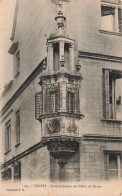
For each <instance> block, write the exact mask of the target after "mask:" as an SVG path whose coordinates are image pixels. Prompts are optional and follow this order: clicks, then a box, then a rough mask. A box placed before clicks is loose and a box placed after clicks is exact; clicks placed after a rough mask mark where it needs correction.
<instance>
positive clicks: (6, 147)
mask: <svg viewBox="0 0 122 196" xmlns="http://www.w3.org/2000/svg"><path fill="white" fill-rule="evenodd" d="M7 150H8V145H7V127H5V151H7Z"/></svg>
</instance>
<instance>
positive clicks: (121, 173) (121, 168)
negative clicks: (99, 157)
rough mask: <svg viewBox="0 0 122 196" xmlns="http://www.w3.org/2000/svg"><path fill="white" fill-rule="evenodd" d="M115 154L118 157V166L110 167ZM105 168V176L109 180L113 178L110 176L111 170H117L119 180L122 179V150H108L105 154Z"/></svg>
mask: <svg viewBox="0 0 122 196" xmlns="http://www.w3.org/2000/svg"><path fill="white" fill-rule="evenodd" d="M111 156H114V157H116V159H115V161H116V165H117V168H110V157H111ZM104 161H105V162H104V166H105V167H104V168H105V178H106V179H107V180H112V178H111V176H110V171H117V180H120V179H122V153H121V152H114V151H108V152H105V154H104Z"/></svg>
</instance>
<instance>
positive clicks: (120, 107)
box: [116, 78, 122, 120]
mask: <svg viewBox="0 0 122 196" xmlns="http://www.w3.org/2000/svg"><path fill="white" fill-rule="evenodd" d="M121 88H122V78H120V79H116V119H118V120H121V119H122V101H121V99H122V89H121Z"/></svg>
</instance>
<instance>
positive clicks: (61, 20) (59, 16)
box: [55, 3, 66, 28]
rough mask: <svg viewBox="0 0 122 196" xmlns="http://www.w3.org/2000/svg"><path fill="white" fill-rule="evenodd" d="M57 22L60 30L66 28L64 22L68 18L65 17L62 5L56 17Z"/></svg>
mask: <svg viewBox="0 0 122 196" xmlns="http://www.w3.org/2000/svg"><path fill="white" fill-rule="evenodd" d="M55 20H56V21H57V25H58V28H63V27H64V21H65V20H66V17H65V16H63V12H62V4H61V3H59V4H58V13H57V16H56V17H55Z"/></svg>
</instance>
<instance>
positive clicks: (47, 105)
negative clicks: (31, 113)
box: [44, 87, 60, 114]
mask: <svg viewBox="0 0 122 196" xmlns="http://www.w3.org/2000/svg"><path fill="white" fill-rule="evenodd" d="M52 92H53V93H55V111H52V109H51V107H52V106H51V104H52V101H51V96H50V94H51V93H52ZM44 103H45V111H46V113H47V114H55V113H58V112H59V109H60V88H59V87H57V88H50V89H46V99H45V100H44Z"/></svg>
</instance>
